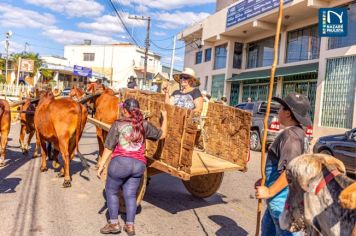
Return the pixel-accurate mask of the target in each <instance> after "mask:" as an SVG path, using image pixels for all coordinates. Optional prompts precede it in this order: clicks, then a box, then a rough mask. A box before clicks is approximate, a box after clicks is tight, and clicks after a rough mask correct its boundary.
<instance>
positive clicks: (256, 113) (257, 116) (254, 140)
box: [235, 101, 313, 151]
mask: <svg viewBox="0 0 356 236" xmlns="http://www.w3.org/2000/svg"><path fill="white" fill-rule="evenodd" d="M235 107H236V108H239V109H242V110H246V111H250V112H251V113H252V126H251V134H250V149H251V150H253V151H260V150H261V146H262V142H261V140H262V137H263V129H264V124H263V123H264V117H265V114H266V109H267V102H264V101H257V102H246V103H240V104H237V105H236V106H235ZM279 108H280V104H279V103H274V102H272V103H271V109H270V115H269V118H268V130H267V140H266V146H267V147H268V145H269V144H271V143H273V141H274V140H275V139H276V137H277V136H278V134H279V133H280V132H281V130H283V128H282V127H281V125H280V123H279V121H278V111H279ZM305 131H306V135H307V136H308V138H309V141H310V140H311V139H312V134H313V128H312V127H311V126H310V127H306V128H305Z"/></svg>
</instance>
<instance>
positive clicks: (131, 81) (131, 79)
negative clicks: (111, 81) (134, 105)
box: [127, 75, 137, 89]
mask: <svg viewBox="0 0 356 236" xmlns="http://www.w3.org/2000/svg"><path fill="white" fill-rule="evenodd" d="M127 81H128V82H127V88H129V89H137V83H136V78H135V77H134V76H132V75H131V76H130V77H129V79H128V80H127Z"/></svg>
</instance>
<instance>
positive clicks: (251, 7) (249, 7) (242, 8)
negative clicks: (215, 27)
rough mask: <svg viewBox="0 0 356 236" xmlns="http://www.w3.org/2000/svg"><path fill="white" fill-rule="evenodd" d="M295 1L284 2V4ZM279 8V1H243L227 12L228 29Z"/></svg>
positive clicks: (285, 0)
mask: <svg viewBox="0 0 356 236" xmlns="http://www.w3.org/2000/svg"><path fill="white" fill-rule="evenodd" d="M291 1H293V0H284V3H288V2H291ZM278 6H279V0H243V1H242V2H240V3H238V4H236V5H235V6H232V7H230V8H229V10H228V11H227V18H226V28H228V27H230V26H233V25H236V24H238V23H241V22H243V21H245V20H248V19H250V18H252V17H255V16H257V15H260V14H262V13H265V12H267V11H270V10H272V9H274V8H276V7H278Z"/></svg>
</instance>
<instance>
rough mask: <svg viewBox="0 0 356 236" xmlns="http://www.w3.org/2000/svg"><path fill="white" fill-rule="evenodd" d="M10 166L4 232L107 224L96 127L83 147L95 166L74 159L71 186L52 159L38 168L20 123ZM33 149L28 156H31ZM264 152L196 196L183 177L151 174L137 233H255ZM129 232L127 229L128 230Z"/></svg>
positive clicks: (1, 186)
mask: <svg viewBox="0 0 356 236" xmlns="http://www.w3.org/2000/svg"><path fill="white" fill-rule="evenodd" d="M9 137H10V140H9V147H8V151H7V159H8V160H7V161H8V162H7V164H8V165H7V166H6V167H5V168H3V169H1V170H0V206H1V211H0V218H1V219H2V220H1V231H0V234H1V235H55V236H56V235H85V236H89V235H100V233H99V229H100V227H102V226H103V225H104V224H105V223H106V216H105V215H106V214H105V213H106V208H105V205H104V198H103V194H102V193H103V191H102V190H103V186H104V184H103V183H102V182H101V181H100V180H99V179H97V178H96V175H95V174H96V172H95V170H94V168H93V167H94V163H95V158H96V154H97V141H96V136H95V129H94V127H93V126H92V125H91V124H88V125H87V126H86V130H85V134H84V135H83V138H82V140H81V142H80V150H81V152H82V153H83V154H84V155H85V157H86V158H87V159H88V161H89V162H90V164H91V169H90V172H89V173H88V172H86V171H82V167H81V164H80V162H79V159H77V158H75V160H74V162H72V165H71V171H72V178H73V182H72V187H71V188H68V189H64V188H62V182H63V179H61V178H57V177H56V175H57V173H56V172H55V171H54V170H53V169H52V167H51V165H50V163H49V165H48V166H49V171H48V172H45V173H41V172H40V171H39V169H40V159H31V158H30V155H29V156H24V155H22V154H21V153H20V149H19V143H18V137H19V124H16V125H13V126H12V127H11V133H10V136H9ZM32 151H33V145H32V150H31V152H30V154H32ZM259 155H260V153H254V152H252V153H251V161H250V163H249V165H248V168H249V169H248V172H247V173H240V172H232V173H226V174H225V178H224V181H223V184H222V186H221V188H220V190H219V192H218V193H217V194H215V195H214V196H212V197H210V198H209V199H204V200H201V199H196V198H194V197H192V196H191V195H190V194H189V193H188V192H187V191H186V190H185V188H184V186H183V184H182V183H181V181H180V180H179V179H177V178H173V177H171V176H169V175H167V174H160V175H157V176H154V177H152V179H151V181H150V184H149V186H148V189H147V190H146V195H145V198H144V201H143V202H142V210H141V212H140V214H138V215H137V218H136V228H137V229H136V231H137V235H194V236H199V235H221V236H227V235H241V236H243V235H254V231H255V221H256V219H255V218H256V207H257V201H256V200H255V199H254V197H253V195H254V190H253V184H254V181H255V180H256V179H257V178H258V176H259V175H260V174H259V160H260V156H259ZM123 234H124V233H123Z"/></svg>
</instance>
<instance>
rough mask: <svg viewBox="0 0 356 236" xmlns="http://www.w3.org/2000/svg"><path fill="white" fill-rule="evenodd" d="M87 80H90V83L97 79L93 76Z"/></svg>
mask: <svg viewBox="0 0 356 236" xmlns="http://www.w3.org/2000/svg"><path fill="white" fill-rule="evenodd" d="M89 81H90V82H92V83H94V82H96V81H97V78H95V77H93V78H89Z"/></svg>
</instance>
